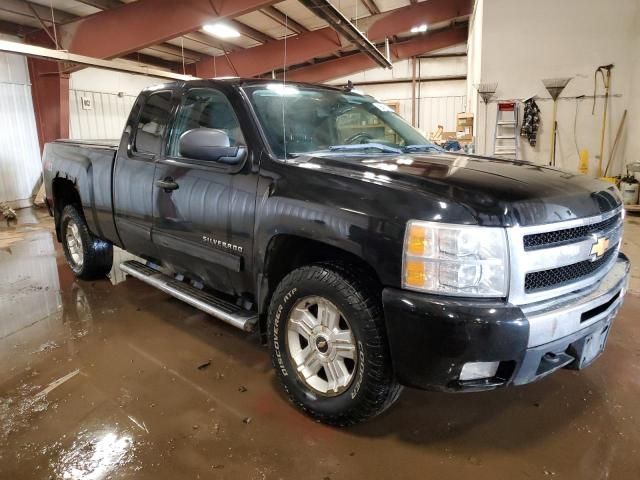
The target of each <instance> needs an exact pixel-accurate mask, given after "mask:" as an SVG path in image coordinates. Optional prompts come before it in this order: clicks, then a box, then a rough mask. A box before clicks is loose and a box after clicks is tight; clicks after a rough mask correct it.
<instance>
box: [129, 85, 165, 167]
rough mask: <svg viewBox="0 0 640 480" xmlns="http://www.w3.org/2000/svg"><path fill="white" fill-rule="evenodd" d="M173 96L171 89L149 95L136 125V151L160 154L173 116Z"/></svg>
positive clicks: (134, 147)
mask: <svg viewBox="0 0 640 480" xmlns="http://www.w3.org/2000/svg"><path fill="white" fill-rule="evenodd" d="M171 98H172V93H171V92H170V91H162V92H154V93H152V94H150V95H149V96H148V97H147V101H146V102H145V104H144V106H143V107H142V110H141V112H140V117H139V118H138V123H137V125H136V132H135V138H134V142H133V151H134V152H136V153H141V154H146V155H158V154H160V152H161V151H162V139H163V138H164V134H165V132H166V130H167V125H168V124H169V120H170V118H171Z"/></svg>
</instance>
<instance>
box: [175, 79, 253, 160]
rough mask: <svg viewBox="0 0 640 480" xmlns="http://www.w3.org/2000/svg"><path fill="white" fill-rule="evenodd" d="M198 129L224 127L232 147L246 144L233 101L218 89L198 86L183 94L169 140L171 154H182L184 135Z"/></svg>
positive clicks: (221, 128)
mask: <svg viewBox="0 0 640 480" xmlns="http://www.w3.org/2000/svg"><path fill="white" fill-rule="evenodd" d="M194 128H215V129H218V130H222V131H223V132H225V133H226V134H227V135H228V136H229V144H230V146H232V147H236V146H238V145H245V141H244V137H243V135H242V130H241V129H240V123H239V122H238V118H237V117H236V114H235V112H234V111H233V107H232V106H231V103H229V100H228V99H227V97H226V96H225V95H224V94H223V93H221V92H219V91H217V90H211V89H208V88H194V89H191V90H189V91H187V92H186V93H185V95H184V96H183V97H182V103H181V105H180V109H179V110H178V115H177V116H176V121H175V123H174V126H173V129H172V131H171V136H170V139H169V150H168V154H169V156H172V157H179V156H180V137H181V136H182V134H183V133H185V132H187V131H189V130H192V129H194Z"/></svg>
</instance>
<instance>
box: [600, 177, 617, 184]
mask: <svg viewBox="0 0 640 480" xmlns="http://www.w3.org/2000/svg"><path fill="white" fill-rule="evenodd" d="M600 180H603V181H605V182H609V183H613V184H614V185H615V184H616V180H617V179H616V177H600Z"/></svg>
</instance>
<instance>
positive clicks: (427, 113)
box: [358, 80, 466, 135]
mask: <svg viewBox="0 0 640 480" xmlns="http://www.w3.org/2000/svg"><path fill="white" fill-rule="evenodd" d="M358 90H361V91H362V92H364V93H367V94H369V95H371V96H373V97H375V98H377V99H378V100H381V101H383V102H397V103H398V105H399V107H400V111H399V113H400V115H401V116H402V117H403V118H404V119H405V120H407V121H408V122H411V84H410V83H391V84H381V85H362V86H358ZM465 91H466V86H465V81H464V80H451V81H439V82H424V83H422V85H421V88H420V100H419V105H420V114H419V115H417V113H418V112H417V106H416V115H417V118H418V121H417V122H416V123H417V125H416V127H417V128H418V130H420V131H421V132H422V133H423V134H425V135H429V133H430V132H434V131H435V130H436V129H437V128H438V125H442V126H443V127H444V130H445V131H446V132H454V131H455V130H456V114H457V113H460V112H464V111H466V96H465ZM417 93H418V92H416V95H417Z"/></svg>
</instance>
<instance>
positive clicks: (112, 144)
mask: <svg viewBox="0 0 640 480" xmlns="http://www.w3.org/2000/svg"><path fill="white" fill-rule="evenodd" d="M54 143H64V144H70V145H79V146H83V147H103V148H111V149H113V150H116V149H117V148H118V144H119V143H120V140H119V139H117V138H116V139H112V140H105V139H100V140H98V139H96V140H79V139H78V140H74V139H73V138H70V139H62V140H56V141H55V142H54Z"/></svg>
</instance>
